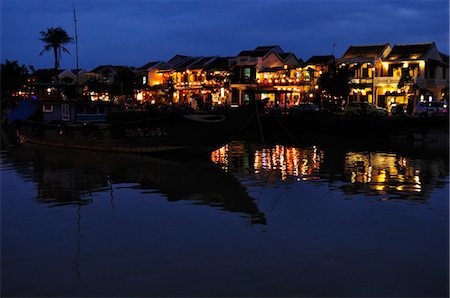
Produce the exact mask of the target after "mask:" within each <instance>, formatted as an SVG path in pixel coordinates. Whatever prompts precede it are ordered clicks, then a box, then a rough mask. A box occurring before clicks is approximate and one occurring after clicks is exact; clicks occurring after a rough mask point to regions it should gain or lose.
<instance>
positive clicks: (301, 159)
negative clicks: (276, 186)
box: [211, 143, 324, 180]
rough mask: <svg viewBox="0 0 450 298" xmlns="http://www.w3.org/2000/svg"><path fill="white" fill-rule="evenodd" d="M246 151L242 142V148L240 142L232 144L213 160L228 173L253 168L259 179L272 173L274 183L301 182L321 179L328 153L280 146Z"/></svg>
mask: <svg viewBox="0 0 450 298" xmlns="http://www.w3.org/2000/svg"><path fill="white" fill-rule="evenodd" d="M244 149H245V147H243V144H242V143H241V144H240V146H239V143H231V144H228V145H226V146H224V147H222V148H220V149H218V150H216V151H214V152H213V153H212V155H211V159H212V161H213V162H215V163H217V164H220V165H221V166H222V168H223V169H225V170H228V171H229V170H230V169H233V170H234V171H235V172H238V171H239V169H246V170H247V171H248V170H249V169H251V170H252V171H253V173H254V174H255V178H257V179H261V178H265V177H266V176H267V175H268V173H270V175H269V179H271V180H278V179H280V178H281V180H286V179H288V178H289V177H293V178H296V179H297V180H316V179H320V174H319V170H320V165H321V163H322V162H323V158H324V153H323V151H321V150H319V149H318V148H317V147H316V146H311V147H305V148H296V147H286V146H281V145H276V146H274V147H269V148H257V149H256V150H255V151H254V152H249V151H247V152H246V151H245V150H244ZM245 161H252V163H248V162H245Z"/></svg>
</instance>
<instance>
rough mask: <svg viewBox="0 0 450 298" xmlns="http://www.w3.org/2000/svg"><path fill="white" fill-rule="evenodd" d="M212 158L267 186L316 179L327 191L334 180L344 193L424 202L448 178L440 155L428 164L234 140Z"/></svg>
mask: <svg viewBox="0 0 450 298" xmlns="http://www.w3.org/2000/svg"><path fill="white" fill-rule="evenodd" d="M425 156H426V155H425ZM325 158H326V163H325ZM211 159H212V161H213V162H215V163H217V164H219V165H220V166H221V167H222V169H224V170H226V171H233V172H238V173H239V172H245V171H246V172H247V173H249V172H250V173H251V175H250V176H251V177H250V178H249V177H247V179H254V180H258V181H260V180H265V182H267V183H277V182H297V181H304V180H318V181H327V182H328V183H330V187H331V185H332V184H333V182H336V179H337V180H339V181H340V182H341V184H342V185H341V186H340V187H339V189H340V190H341V191H343V192H344V193H346V194H358V193H364V194H368V195H386V194H387V195H388V197H387V198H384V200H385V199H390V198H396V199H408V200H425V199H426V198H427V197H428V194H429V193H430V192H431V190H432V189H433V188H434V187H439V186H442V185H443V183H444V182H443V180H445V177H446V176H447V175H448V167H447V163H448V161H446V160H444V159H442V158H439V157H435V158H434V159H432V160H430V158H429V157H428V156H426V157H425V158H420V157H415V158H409V157H406V156H404V155H402V154H398V153H390V152H367V151H362V152H361V151H349V150H340V149H338V148H330V149H329V150H328V151H324V150H322V149H319V148H318V147H317V146H307V147H300V148H297V147H288V146H282V145H274V146H262V147H261V146H254V145H245V144H244V143H239V142H234V143H230V144H228V145H226V146H224V147H222V148H220V149H218V150H216V151H214V152H213V153H212V154H211ZM243 168H245V170H244V169H243Z"/></svg>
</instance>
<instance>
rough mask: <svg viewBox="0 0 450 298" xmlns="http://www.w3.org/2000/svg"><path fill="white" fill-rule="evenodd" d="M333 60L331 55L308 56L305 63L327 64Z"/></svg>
mask: <svg viewBox="0 0 450 298" xmlns="http://www.w3.org/2000/svg"><path fill="white" fill-rule="evenodd" d="M334 60H335V58H334V56H333V55H322V56H312V57H311V58H309V59H308V60H307V61H306V62H305V64H306V65H309V64H329V63H333V62H334Z"/></svg>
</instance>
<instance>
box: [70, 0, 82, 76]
mask: <svg viewBox="0 0 450 298" xmlns="http://www.w3.org/2000/svg"><path fill="white" fill-rule="evenodd" d="M72 9H73V21H74V25H75V54H76V55H75V57H76V61H77V84H79V83H80V77H79V72H80V68H79V66H78V32H77V16H76V14H75V0H72Z"/></svg>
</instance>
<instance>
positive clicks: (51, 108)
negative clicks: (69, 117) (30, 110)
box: [42, 105, 53, 113]
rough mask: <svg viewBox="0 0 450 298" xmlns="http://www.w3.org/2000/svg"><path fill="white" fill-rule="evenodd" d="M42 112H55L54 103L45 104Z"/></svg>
mask: <svg viewBox="0 0 450 298" xmlns="http://www.w3.org/2000/svg"><path fill="white" fill-rule="evenodd" d="M42 112H46V113H51V112H53V105H43V106H42Z"/></svg>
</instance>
